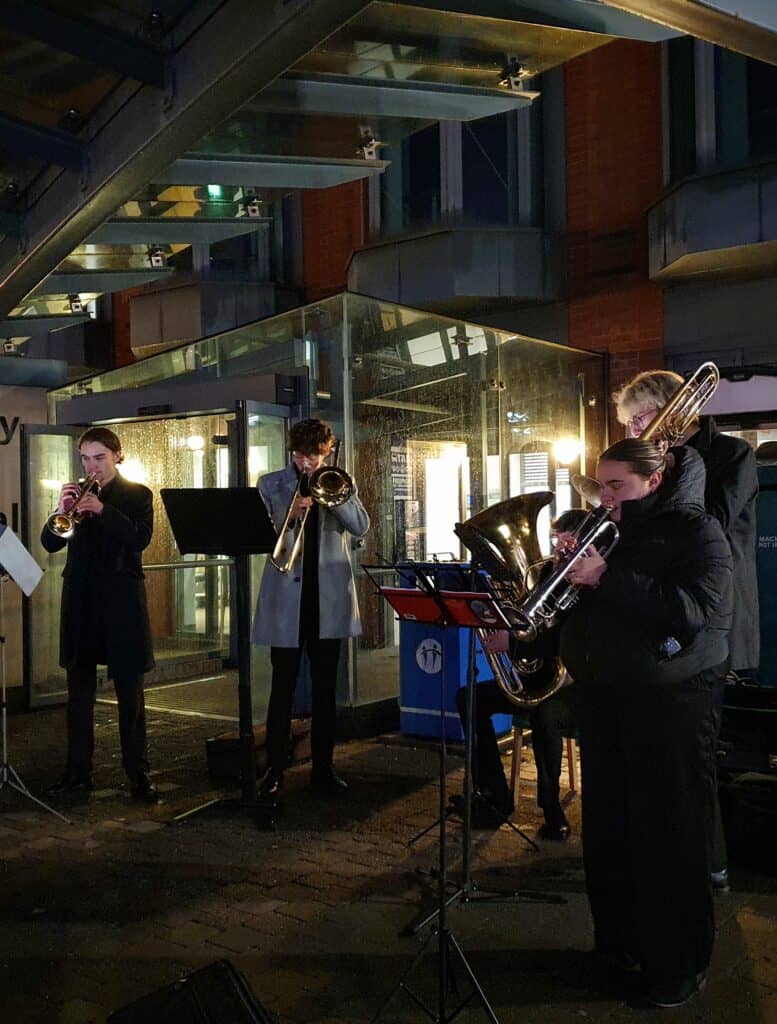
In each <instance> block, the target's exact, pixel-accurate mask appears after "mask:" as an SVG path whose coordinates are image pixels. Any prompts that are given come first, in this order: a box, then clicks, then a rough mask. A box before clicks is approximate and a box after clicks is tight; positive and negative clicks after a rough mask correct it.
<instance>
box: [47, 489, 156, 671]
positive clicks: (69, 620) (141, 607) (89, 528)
mask: <svg viewBox="0 0 777 1024" xmlns="http://www.w3.org/2000/svg"><path fill="white" fill-rule="evenodd" d="M100 500H101V501H102V502H103V504H104V506H105V507H104V509H103V511H102V514H101V515H99V516H89V517H87V518H85V519H84V521H83V522H82V523H81V524H80V525H78V526H76V529H75V533H74V534H73V536H72V537H71V538H70V540H69V541H67V540H62V539H61V538H60V537H56V536H55V535H54V534H53V533H51V531H50V530H48V529H47V528H46V527H45V526H44V527H43V532H42V533H41V544H42V545H43V547H44V548H45V549H46V550H47V551H50V552H55V551H60V550H61V549H62V548H63V547H64V546H65V544H67V546H68V551H67V562H66V563H65V568H64V570H63V572H62V579H63V584H62V606H61V614H60V633H59V638H60V639H59V663H60V665H61V666H62V667H63V668H68V667H70V666H73V665H75V664H77V663H82V662H84V661H85V660H87V661H88V660H89V658H88V657H85V647H86V645H87V642H88V640H89V628H90V623H88V622H86V621H85V617H86V616H90V615H91V614H92V613H91V612H90V611H89V609H97V614H96V618H97V621H98V622H99V626H98V630H99V633H100V640H101V641H102V642H103V644H104V654H105V658H106V663H107V665H108V675H109V677H110V678H115V674H116V671H117V669H118V670H119V671H120V672H124V673H141V672H147V671H148V670H149V669H151V668H153V667H154V654H153V648H152V644H151V626H150V623H149V618H148V607H147V604H146V588H145V582H144V575H143V568H142V563H141V553H142V552H143V550H144V548H146V547H147V546H148V544H149V541H150V540H151V534H152V532H153V529H154V505H153V498H152V494H151V491H150V490H149V489H148V487H144V486H143V484H135V483H131V482H130V481H129V480H125V479H124V478H123V477H122V476H121V475H119V474H117V475H116V476H115V477H114V478H113V480H112V481H111V482H110V483H109V484H107V485H106V486H105V487H104V488H103V489H102V491H101V492H100ZM91 649H92V647H91V645H90V646H89V650H90V651H91ZM79 655H80V656H81V657H79Z"/></svg>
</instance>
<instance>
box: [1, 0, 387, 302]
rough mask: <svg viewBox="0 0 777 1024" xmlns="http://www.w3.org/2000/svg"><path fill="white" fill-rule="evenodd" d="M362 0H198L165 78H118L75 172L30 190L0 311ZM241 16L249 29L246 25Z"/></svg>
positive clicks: (4, 249)
mask: <svg viewBox="0 0 777 1024" xmlns="http://www.w3.org/2000/svg"><path fill="white" fill-rule="evenodd" d="M368 2H369V0H285V2H283V3H274V4H272V5H268V6H267V7H263V8H262V16H261V18H257V16H256V10H257V8H256V2H255V0H225V2H223V3H222V4H221V5H220V6H219V7H218V8H217V9H216V10H215V11H214V10H213V3H212V2H211V0H199V2H197V3H193V4H192V5H191V7H189V9H188V10H187V11H186V13H185V14H184V15H183V17H182V18H181V19H180V21H179V23H178V24H177V25H176V27H175V30H174V35H173V38H172V39H171V40H170V44H171V49H172V50H173V52H174V53H175V57H174V58H173V65H174V66H173V72H174V73H173V75H172V77H171V83H173V87H172V88H171V89H170V90H166V91H165V92H164V93H162V92H160V91H159V90H157V89H154V88H152V87H151V86H142V87H135V89H134V91H130V90H129V89H128V88H127V87H124V88H122V87H120V88H118V89H117V90H116V91H115V93H113V94H112V96H111V97H110V98H109V100H108V101H106V103H105V104H103V105H102V106H101V107H100V108H99V109H98V110H97V112H96V113H95V115H94V117H93V118H92V119H91V120H90V122H89V124H88V125H87V129H86V131H85V135H86V137H88V138H89V139H90V140H91V141H90V144H89V153H88V161H87V164H86V167H85V169H84V173H83V174H78V173H76V172H75V171H64V172H62V173H61V174H60V175H59V176H58V177H57V178H56V179H55V180H53V181H52V180H49V179H47V180H46V181H45V183H44V185H43V186H42V187H41V189H40V191H39V192H38V193H36V194H35V195H34V196H32V197H31V200H32V205H31V206H30V208H29V210H28V213H27V217H26V233H25V237H24V244H23V248H21V249H20V248H19V247H17V246H16V245H15V244H14V243H13V242H11V241H9V240H8V239H6V240H5V241H4V242H3V243H2V244H0V315H2V314H3V313H7V312H9V311H10V310H11V309H13V308H14V307H15V306H17V305H18V304H19V303H20V302H21V301H22V299H23V298H24V296H25V295H26V294H27V293H28V292H30V291H31V290H32V289H33V288H34V287H35V286H36V285H37V283H38V282H39V281H40V280H41V279H42V278H43V277H45V275H46V274H48V273H50V272H51V270H52V269H53V268H54V267H55V266H57V265H58V264H59V263H61V262H62V260H64V259H65V258H66V257H67V255H68V254H69V253H70V252H72V251H73V249H75V248H76V246H78V245H79V244H80V243H81V242H82V241H83V239H84V238H85V237H86V236H87V235H88V234H89V233H90V232H91V231H95V230H96V229H97V228H98V227H99V226H100V225H101V224H102V223H103V222H104V221H106V220H107V219H108V218H109V217H110V216H111V214H112V213H113V212H114V211H115V210H116V209H117V208H118V207H119V206H121V204H122V203H125V202H127V201H128V200H129V199H131V198H132V197H133V196H134V195H135V194H136V193H137V192H138V191H139V190H140V189H141V188H142V187H143V186H144V185H145V184H146V183H147V182H149V181H151V180H153V178H154V176H155V175H156V174H158V173H160V172H161V171H162V170H163V168H165V167H167V166H169V165H170V163H171V162H172V161H173V160H175V158H176V157H177V156H178V155H179V154H180V153H184V152H186V150H187V149H191V148H192V147H194V146H195V145H196V143H197V142H198V140H199V139H201V138H202V137H203V135H205V134H207V132H208V131H210V130H211V129H212V128H214V127H215V126H216V125H218V124H219V123H220V122H222V121H223V120H224V119H225V118H226V117H228V116H229V115H230V114H231V113H232V112H233V111H234V110H236V109H237V108H238V107H240V106H242V105H243V104H244V103H246V102H247V101H248V100H249V99H250V98H251V97H252V96H255V95H256V92H257V90H260V89H262V88H263V87H264V86H265V85H267V84H268V83H269V82H271V81H273V79H275V78H277V77H278V75H280V74H282V73H283V72H284V71H286V70H287V69H288V68H289V67H291V66H292V65H293V64H295V63H296V62H297V61H298V60H300V59H301V58H302V57H303V56H304V55H305V54H306V53H308V52H309V51H310V50H312V49H314V48H315V47H316V46H317V45H318V44H319V43H321V42H322V41H323V40H324V39H326V38H327V36H329V35H331V33H332V32H335V31H336V30H337V29H338V28H340V27H341V26H342V25H343V24H345V23H346V22H347V21H349V20H350V19H351V18H352V17H354V16H355V15H356V14H358V13H359V12H360V11H361V10H363V9H364V8H365V7H367V6H368ZM247 26H250V31H248V30H247Z"/></svg>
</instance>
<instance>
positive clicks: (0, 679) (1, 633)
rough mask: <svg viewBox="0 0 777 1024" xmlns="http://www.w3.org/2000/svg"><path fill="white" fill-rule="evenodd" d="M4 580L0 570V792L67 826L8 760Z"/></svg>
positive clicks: (63, 819)
mask: <svg viewBox="0 0 777 1024" xmlns="http://www.w3.org/2000/svg"><path fill="white" fill-rule="evenodd" d="M5 579H6V577H5V575H4V573H3V571H2V570H0V719H1V720H2V733H3V737H2V741H3V764H2V767H0V790H2V789H4V787H5V786H8V787H9V789H15V790H16V792H17V793H21V795H22V796H26V797H27V799H28V800H32V802H33V803H34V804H37V805H38V807H42V808H43V810H44V811H48V812H49V814H53V815H54V816H55V817H56V818H59V819H60V820H62V821H64V822H66V823H67V824H68V825H69V824H70V818H66V817H65V815H64V814H60V813H59V811H55V810H54V808H53V807H49V805H48V804H47V803H44V802H43V800H39V799H38V797H37V796H34V795H33V794H32V793H31V792H30V791H29V789H27V787H26V786H25V784H24V783H23V782H22V780H21V778H20V777H19V773H18V772H17V771H16V769H15V768H14V766H13V765H12V764H11V762H10V761H9V760H8V699H7V694H6V681H5Z"/></svg>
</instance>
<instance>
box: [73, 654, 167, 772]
mask: <svg viewBox="0 0 777 1024" xmlns="http://www.w3.org/2000/svg"><path fill="white" fill-rule="evenodd" d="M113 686H114V689H115V691H116V699H117V700H118V702H119V738H120V740H121V759H122V764H123V765H124V771H125V772H126V773H127V775H128V776H129V778H130V779H131V780H132V781H134V780H135V779H136V778H137V776H138V774H139V773H140V772H146V771H148V754H147V746H146V706H145V699H144V694H143V673H142V672H141V673H136V672H127V673H116V676H115V678H114V680H113ZM96 691H97V667H96V665H91V666H82V665H76V666H73V667H71V668H69V669H68V670H67V769H66V770H67V774H68V775H70V776H71V777H73V778H79V779H80V778H87V777H88V776H90V775H91V774H92V758H93V755H94V701H95V694H96Z"/></svg>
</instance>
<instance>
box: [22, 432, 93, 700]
mask: <svg viewBox="0 0 777 1024" xmlns="http://www.w3.org/2000/svg"><path fill="white" fill-rule="evenodd" d="M83 430H84V428H83V427H49V426H33V425H26V426H22V434H21V445H22V459H21V465H22V539H23V541H24V544H25V545H26V547H27V548H28V549H29V551H30V553H31V554H32V556H33V558H34V559H35V560H36V562H38V564H39V565H40V566H41V568H42V569H43V570H44V573H43V578H42V579H41V581H40V583H39V584H38V586H37V587H36V588H35V590H34V591H33V593H32V596H31V597H29V598H27V599H26V600H25V602H24V617H23V629H24V685H25V692H26V694H27V699H28V702H29V705H30V707H33V708H35V707H42V706H44V705H47V704H63V703H64V702H65V701H66V700H67V685H66V681H65V671H64V669H62V668H60V666H59V605H60V598H61V595H62V570H63V568H64V566H65V560H66V558H67V547H65V548H63V549H62V550H61V551H58V552H56V554H53V555H50V554H49V553H48V552H47V551H46V550H45V549H44V547H43V545H42V544H41V542H40V534H41V530H42V528H43V525H44V523H45V522H46V519H47V517H48V516H49V514H50V513H51V512H52V511H53V509H54V508H55V507H56V504H57V498H58V497H59V491H60V488H61V486H62V484H63V483H66V482H67V481H68V480H78V479H79V477H80V476H81V475H82V471H81V462H80V459H79V458H78V452H77V451H76V444H75V442H76V441H77V439H78V437H79V436H80V434H81V433H83Z"/></svg>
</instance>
